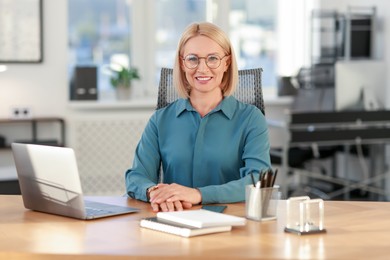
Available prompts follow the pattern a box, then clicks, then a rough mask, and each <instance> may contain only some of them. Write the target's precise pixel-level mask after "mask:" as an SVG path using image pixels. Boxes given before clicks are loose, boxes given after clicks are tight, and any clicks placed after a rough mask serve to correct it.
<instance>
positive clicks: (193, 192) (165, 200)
mask: <svg viewBox="0 0 390 260" xmlns="http://www.w3.org/2000/svg"><path fill="white" fill-rule="evenodd" d="M201 201H202V195H201V193H200V191H199V190H198V189H194V188H189V187H186V186H182V185H179V184H176V183H172V184H164V183H162V184H158V188H157V189H155V190H153V191H152V192H151V193H150V202H151V205H152V208H153V211H159V210H160V209H161V210H162V211H175V210H183V209H188V208H191V207H192V205H196V204H199V203H200V202H201Z"/></svg>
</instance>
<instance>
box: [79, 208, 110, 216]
mask: <svg viewBox="0 0 390 260" xmlns="http://www.w3.org/2000/svg"><path fill="white" fill-rule="evenodd" d="M85 211H86V213H87V215H88V216H99V215H106V214H111V213H114V212H113V211H111V210H105V209H98V208H91V207H85Z"/></svg>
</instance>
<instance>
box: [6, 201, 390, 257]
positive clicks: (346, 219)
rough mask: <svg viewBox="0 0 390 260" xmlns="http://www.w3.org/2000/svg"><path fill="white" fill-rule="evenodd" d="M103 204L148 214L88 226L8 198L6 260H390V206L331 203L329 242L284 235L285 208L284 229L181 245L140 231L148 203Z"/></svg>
mask: <svg viewBox="0 0 390 260" xmlns="http://www.w3.org/2000/svg"><path fill="white" fill-rule="evenodd" d="M94 199H95V198H94ZM95 200H99V201H103V202H111V203H115V204H118V205H128V206H133V207H138V208H140V209H141V212H139V213H134V214H129V215H123V216H117V217H110V218H105V219H100V220H92V221H81V220H76V219H71V218H65V217H60V216H54V215H49V214H44V213H39V212H33V211H30V210H26V209H24V207H23V203H22V199H21V197H20V196H19V195H2V196H0V259H33V260H34V259H81V258H82V259H202V260H206V259H234V260H237V259H388V257H389V252H390V251H389V250H390V249H389V243H390V242H389V241H390V218H389V215H390V203H388V202H344V201H343V202H338V201H327V202H325V227H326V228H327V230H328V232H327V233H325V234H315V235H307V236H297V235H294V234H289V233H284V232H283V229H284V224H285V218H284V216H285V214H284V213H285V207H284V203H281V205H280V207H279V209H278V210H279V214H280V217H279V219H278V220H277V221H270V222H255V221H250V220H248V222H247V225H246V226H244V227H235V228H233V230H232V231H231V232H226V233H220V234H211V235H205V236H199V237H193V238H181V237H178V236H174V235H169V234H165V233H161V232H157V231H153V230H148V229H142V228H140V227H139V226H138V225H139V220H140V219H141V218H142V217H147V216H152V215H154V213H153V212H152V211H151V210H150V207H149V205H148V204H146V203H143V202H139V201H135V200H131V199H127V198H124V197H117V198H116V197H115V198H114V197H111V198H108V197H104V198H103V197H102V198H96V199H95ZM226 213H229V214H233V215H237V216H243V215H244V204H243V203H238V204H229V205H228V208H227V211H226Z"/></svg>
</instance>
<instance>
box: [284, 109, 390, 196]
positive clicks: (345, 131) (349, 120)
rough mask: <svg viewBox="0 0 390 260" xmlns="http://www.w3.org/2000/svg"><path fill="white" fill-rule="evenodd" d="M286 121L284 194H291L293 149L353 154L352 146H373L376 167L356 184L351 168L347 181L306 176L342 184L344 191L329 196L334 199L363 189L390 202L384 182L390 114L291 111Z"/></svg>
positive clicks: (318, 175) (384, 111)
mask: <svg viewBox="0 0 390 260" xmlns="http://www.w3.org/2000/svg"><path fill="white" fill-rule="evenodd" d="M286 122H287V124H285V125H280V126H281V127H284V128H285V129H286V130H287V131H288V134H287V135H286V136H287V138H286V140H285V142H284V147H283V149H282V171H281V174H280V179H281V180H282V185H281V186H282V188H283V189H284V190H283V192H284V194H286V193H287V186H288V185H287V184H288V183H287V172H288V169H289V165H288V151H289V149H290V148H291V147H316V148H318V147H321V146H344V150H345V152H349V150H350V146H355V145H358V146H361V145H369V146H370V148H371V149H370V150H371V151H370V153H372V154H371V161H372V165H373V167H371V169H369V170H368V171H369V174H370V176H365V178H363V179H361V180H359V181H357V182H355V183H353V182H351V181H350V179H349V178H348V174H349V169H348V168H347V167H345V168H344V174H345V178H339V177H337V176H334V177H331V176H329V175H327V176H324V175H323V174H321V173H315V172H308V173H306V176H308V177H310V178H317V179H322V180H326V181H329V182H332V183H336V184H339V185H342V188H341V189H340V190H337V191H334V192H332V194H328V195H329V197H330V198H334V197H336V196H338V195H341V194H344V199H346V200H348V199H349V192H350V191H352V190H354V189H357V188H360V189H362V190H366V191H369V192H372V193H377V194H380V195H381V199H382V200H387V199H388V198H387V197H388V196H389V192H388V190H387V187H386V186H385V185H383V184H384V181H383V179H384V180H385V181H387V178H388V177H389V175H390V172H388V171H387V169H386V166H387V165H385V158H384V157H385V155H384V148H385V144H389V143H390V111H388V110H379V111H344V112H299V113H293V112H290V114H288V115H287V119H286ZM374 148H376V150H374ZM374 151H376V152H375V153H374ZM344 165H347V163H345V164H344ZM301 174H304V172H303V171H302V172H301ZM332 174H334V173H332ZM367 175H368V174H367Z"/></svg>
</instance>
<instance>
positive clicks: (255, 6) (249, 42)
mask: <svg viewBox="0 0 390 260" xmlns="http://www.w3.org/2000/svg"><path fill="white" fill-rule="evenodd" d="M68 3H69V15H68V16H69V52H70V55H69V56H70V59H69V71H70V72H69V74H70V76H71V72H72V71H73V69H74V67H75V66H82V65H89V64H92V65H96V66H97V68H98V90H99V99H113V98H114V96H115V95H114V94H113V90H112V88H111V86H110V83H109V76H108V75H107V74H105V73H104V71H105V69H104V68H105V67H107V65H108V64H109V63H111V62H112V61H113V59H115V60H121V59H123V58H125V59H128V60H129V61H128V62H129V63H130V64H131V65H133V66H136V67H138V68H139V70H140V74H141V80H140V81H137V82H136V84H135V86H136V88H138V90H139V91H138V92H137V97H140V96H141V97H142V96H155V95H156V93H157V85H158V81H159V72H160V69H161V68H162V67H172V66H173V61H174V56H175V51H176V47H177V42H178V40H179V37H180V35H181V33H182V31H183V30H184V28H185V27H186V26H187V25H188V24H189V23H191V22H195V21H209V22H214V23H216V24H217V25H219V26H220V27H222V28H223V29H224V30H225V31H227V32H228V34H229V37H230V39H231V41H232V43H233V45H234V47H235V50H236V55H237V58H238V64H239V68H240V69H245V68H254V67H262V68H263V69H264V74H263V86H264V89H267V88H269V89H272V88H274V87H275V86H276V76H275V57H276V55H275V53H276V50H275V46H276V45H277V44H275V41H276V40H277V39H276V33H275V31H276V30H275V20H276V5H277V1H273V0H244V1H243V0H229V1H226V0H115V1H113V0H68Z"/></svg>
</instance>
